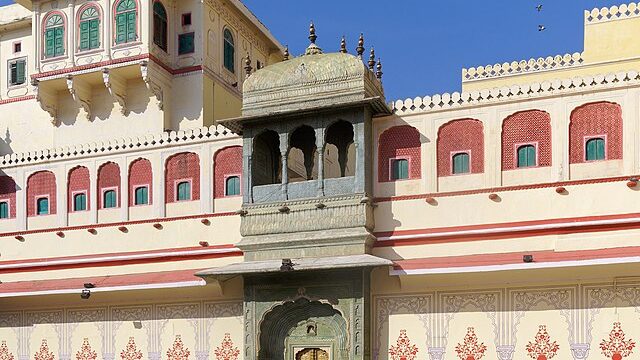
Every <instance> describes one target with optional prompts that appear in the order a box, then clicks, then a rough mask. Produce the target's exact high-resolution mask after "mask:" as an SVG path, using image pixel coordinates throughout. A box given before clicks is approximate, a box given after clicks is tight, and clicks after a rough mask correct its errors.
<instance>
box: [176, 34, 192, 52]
mask: <svg viewBox="0 0 640 360" xmlns="http://www.w3.org/2000/svg"><path fill="white" fill-rule="evenodd" d="M194 36H195V34H194V33H187V34H180V35H178V54H179V55H181V54H190V53H192V52H194V51H195V44H194Z"/></svg>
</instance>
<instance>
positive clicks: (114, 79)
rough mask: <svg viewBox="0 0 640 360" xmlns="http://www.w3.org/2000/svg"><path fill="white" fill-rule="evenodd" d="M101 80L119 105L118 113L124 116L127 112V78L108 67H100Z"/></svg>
mask: <svg viewBox="0 0 640 360" xmlns="http://www.w3.org/2000/svg"><path fill="white" fill-rule="evenodd" d="M102 81H103V82H104V85H105V86H106V88H107V90H108V91H109V94H111V97H112V98H113V99H114V100H116V102H117V103H118V105H120V113H121V114H122V115H124V116H127V115H128V114H129V109H128V108H127V80H126V79H125V78H124V77H122V76H121V75H119V74H118V73H117V72H116V71H114V70H111V69H109V68H104V69H102Z"/></svg>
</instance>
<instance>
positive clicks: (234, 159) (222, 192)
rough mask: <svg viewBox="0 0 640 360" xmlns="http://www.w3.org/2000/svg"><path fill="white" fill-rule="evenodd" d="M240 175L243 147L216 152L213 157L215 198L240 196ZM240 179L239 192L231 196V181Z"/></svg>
mask: <svg viewBox="0 0 640 360" xmlns="http://www.w3.org/2000/svg"><path fill="white" fill-rule="evenodd" d="M240 174H242V146H230V147H226V148H224V149H221V150H219V151H217V152H216V154H215V156H214V157H213V175H214V176H213V190H214V192H213V196H214V198H223V197H225V196H229V195H240V193H241V191H240ZM232 177H236V178H237V179H238V189H237V190H238V192H237V193H235V194H233V193H232V194H229V189H232V188H233V187H229V183H228V182H229V179H231V178H232Z"/></svg>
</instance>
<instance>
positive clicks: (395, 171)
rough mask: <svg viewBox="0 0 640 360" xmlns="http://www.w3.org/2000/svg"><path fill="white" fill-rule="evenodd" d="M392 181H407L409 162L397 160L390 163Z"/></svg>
mask: <svg viewBox="0 0 640 360" xmlns="http://www.w3.org/2000/svg"><path fill="white" fill-rule="evenodd" d="M391 168H392V175H391V176H392V177H393V180H407V179H409V160H407V159H397V160H393V162H392V163H391Z"/></svg>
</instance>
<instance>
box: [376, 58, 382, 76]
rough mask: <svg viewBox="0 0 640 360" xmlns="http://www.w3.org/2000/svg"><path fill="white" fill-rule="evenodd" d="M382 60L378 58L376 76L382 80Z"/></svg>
mask: <svg viewBox="0 0 640 360" xmlns="http://www.w3.org/2000/svg"><path fill="white" fill-rule="evenodd" d="M382 74H383V72H382V60H380V59H378V65H376V77H377V78H378V80H382Z"/></svg>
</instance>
